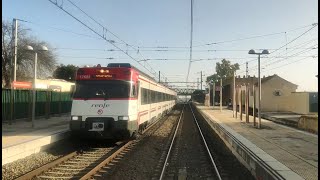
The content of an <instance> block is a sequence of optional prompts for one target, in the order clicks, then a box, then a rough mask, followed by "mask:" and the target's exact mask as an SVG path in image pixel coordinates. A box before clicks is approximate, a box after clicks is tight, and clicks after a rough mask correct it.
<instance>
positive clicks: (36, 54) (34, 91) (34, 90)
mask: <svg viewBox="0 0 320 180" xmlns="http://www.w3.org/2000/svg"><path fill="white" fill-rule="evenodd" d="M27 50H28V51H33V52H34V53H35V54H34V76H33V83H32V117H31V121H32V128H34V127H35V123H34V120H35V114H36V79H37V65H38V63H37V60H38V52H40V51H48V48H47V47H45V46H41V47H40V49H36V50H34V49H33V47H32V46H27Z"/></svg>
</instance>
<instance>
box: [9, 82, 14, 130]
mask: <svg viewBox="0 0 320 180" xmlns="http://www.w3.org/2000/svg"><path fill="white" fill-rule="evenodd" d="M10 92H11V93H10V121H9V125H11V124H12V122H13V120H14V99H15V98H14V95H15V89H13V87H11V91H10Z"/></svg>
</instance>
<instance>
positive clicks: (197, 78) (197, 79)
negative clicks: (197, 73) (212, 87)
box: [197, 78, 199, 89]
mask: <svg viewBox="0 0 320 180" xmlns="http://www.w3.org/2000/svg"><path fill="white" fill-rule="evenodd" d="M197 86H198V89H199V78H197Z"/></svg>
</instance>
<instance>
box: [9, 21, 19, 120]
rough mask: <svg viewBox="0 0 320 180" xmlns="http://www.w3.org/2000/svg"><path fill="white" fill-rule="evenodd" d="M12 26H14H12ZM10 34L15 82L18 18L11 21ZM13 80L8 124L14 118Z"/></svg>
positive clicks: (14, 79) (15, 78) (14, 78)
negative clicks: (12, 38)
mask: <svg viewBox="0 0 320 180" xmlns="http://www.w3.org/2000/svg"><path fill="white" fill-rule="evenodd" d="M13 26H14V28H13ZM12 36H13V37H14V41H13V43H14V44H13V45H12V47H13V61H12V63H13V64H12V65H13V73H12V75H13V82H15V81H16V80H17V50H18V48H17V44H18V20H17V19H13V23H12ZM13 82H12V81H11V82H10V85H11V121H10V122H9V124H10V125H11V122H12V121H13V120H14V119H15V117H14V102H15V90H14V89H15V88H14V87H13Z"/></svg>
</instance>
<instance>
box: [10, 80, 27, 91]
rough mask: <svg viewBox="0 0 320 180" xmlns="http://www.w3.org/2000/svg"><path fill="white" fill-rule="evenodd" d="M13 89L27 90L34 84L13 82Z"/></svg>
mask: <svg viewBox="0 0 320 180" xmlns="http://www.w3.org/2000/svg"><path fill="white" fill-rule="evenodd" d="M12 87H13V88H25V89H31V88H32V83H31V82H23V81H13V82H12Z"/></svg>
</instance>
